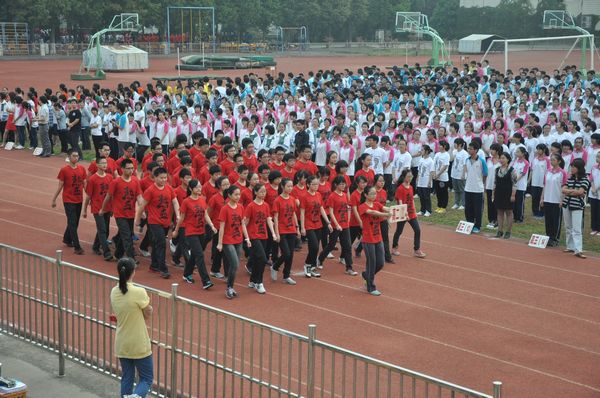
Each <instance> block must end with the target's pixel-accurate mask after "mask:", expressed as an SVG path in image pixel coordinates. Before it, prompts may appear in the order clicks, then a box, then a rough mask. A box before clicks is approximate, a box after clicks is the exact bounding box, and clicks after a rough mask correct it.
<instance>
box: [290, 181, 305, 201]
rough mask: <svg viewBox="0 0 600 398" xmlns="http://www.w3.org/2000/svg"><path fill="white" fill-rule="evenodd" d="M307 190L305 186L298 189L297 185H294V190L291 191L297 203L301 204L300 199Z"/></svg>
mask: <svg viewBox="0 0 600 398" xmlns="http://www.w3.org/2000/svg"><path fill="white" fill-rule="evenodd" d="M307 191H308V190H307V189H306V185H305V186H304V188H300V187H299V186H298V185H294V188H293V189H292V194H291V195H292V196H293V197H294V198H296V199H298V201H300V202H302V197H303V196H304V195H306V192H307Z"/></svg>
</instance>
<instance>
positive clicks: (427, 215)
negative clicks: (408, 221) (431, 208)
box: [423, 211, 431, 217]
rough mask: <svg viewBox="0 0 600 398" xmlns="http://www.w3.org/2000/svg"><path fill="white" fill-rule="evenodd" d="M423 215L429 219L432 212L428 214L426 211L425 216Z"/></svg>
mask: <svg viewBox="0 0 600 398" xmlns="http://www.w3.org/2000/svg"><path fill="white" fill-rule="evenodd" d="M423 215H424V216H425V217H429V216H431V213H430V212H428V211H426V212H425V214H423Z"/></svg>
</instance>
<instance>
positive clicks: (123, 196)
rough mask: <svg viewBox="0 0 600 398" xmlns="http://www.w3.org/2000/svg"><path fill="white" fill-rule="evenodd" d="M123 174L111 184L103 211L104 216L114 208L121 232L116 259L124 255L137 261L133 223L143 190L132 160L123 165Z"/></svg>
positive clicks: (116, 244) (116, 240) (115, 239)
mask: <svg viewBox="0 0 600 398" xmlns="http://www.w3.org/2000/svg"><path fill="white" fill-rule="evenodd" d="M121 168H122V170H123V174H122V175H121V177H119V178H116V179H115V180H113V181H112V182H111V183H110V186H109V188H108V193H107V194H106V198H104V203H103V205H102V209H101V210H100V211H101V213H102V214H104V213H105V212H107V211H108V210H107V209H110V208H112V211H113V216H114V217H115V221H116V222H117V228H118V229H119V232H118V233H117V235H116V236H115V238H114V243H115V257H116V258H121V257H123V255H125V256H127V257H130V258H132V259H135V252H134V250H133V239H132V236H133V231H134V229H133V221H134V219H135V204H136V202H138V200H140V198H141V195H142V189H141V188H140V182H139V180H138V179H137V178H136V177H134V175H133V174H134V173H135V166H134V164H133V161H132V160H131V159H125V160H123V163H121Z"/></svg>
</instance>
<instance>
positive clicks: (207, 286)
mask: <svg viewBox="0 0 600 398" xmlns="http://www.w3.org/2000/svg"><path fill="white" fill-rule="evenodd" d="M214 285H215V284H214V283H212V282H211V281H208V282H206V283H205V284H204V285H202V289H204V290H206V289H210V288H211V287H213V286H214Z"/></svg>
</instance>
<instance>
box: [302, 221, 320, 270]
mask: <svg viewBox="0 0 600 398" xmlns="http://www.w3.org/2000/svg"><path fill="white" fill-rule="evenodd" d="M306 240H307V241H308V253H307V254H306V259H305V260H304V264H306V265H310V266H311V267H316V266H317V256H318V254H319V242H320V241H321V230H320V229H309V230H308V231H306Z"/></svg>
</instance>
